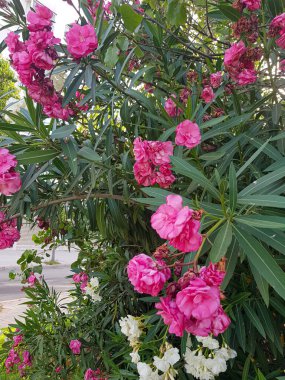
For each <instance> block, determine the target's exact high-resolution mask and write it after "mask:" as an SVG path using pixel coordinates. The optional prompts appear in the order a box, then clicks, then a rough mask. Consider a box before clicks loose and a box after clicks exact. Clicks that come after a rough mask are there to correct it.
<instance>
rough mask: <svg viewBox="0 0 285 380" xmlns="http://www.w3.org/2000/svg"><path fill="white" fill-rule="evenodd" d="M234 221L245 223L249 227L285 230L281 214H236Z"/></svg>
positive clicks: (284, 222)
mask: <svg viewBox="0 0 285 380" xmlns="http://www.w3.org/2000/svg"><path fill="white" fill-rule="evenodd" d="M235 221H237V222H238V223H242V224H246V225H248V226H251V227H260V228H266V229H268V228H270V229H273V230H275V229H279V230H285V218H283V217H281V216H268V215H247V216H237V217H236V218H235Z"/></svg>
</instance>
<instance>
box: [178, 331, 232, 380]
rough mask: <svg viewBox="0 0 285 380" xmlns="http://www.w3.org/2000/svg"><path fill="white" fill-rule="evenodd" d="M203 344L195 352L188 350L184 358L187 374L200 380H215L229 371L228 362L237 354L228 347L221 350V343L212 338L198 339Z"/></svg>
mask: <svg viewBox="0 0 285 380" xmlns="http://www.w3.org/2000/svg"><path fill="white" fill-rule="evenodd" d="M196 339H197V341H198V342H200V343H201V345H200V346H198V348H196V349H194V350H193V351H192V350H190V348H187V349H186V353H185V356H184V359H185V369H186V372H187V373H189V374H190V375H192V376H194V377H195V379H200V380H214V379H215V377H216V376H218V375H219V374H220V373H222V372H225V371H226V370H227V361H228V360H229V359H233V358H235V357H236V356H237V353H236V352H235V351H234V350H232V349H231V348H229V347H228V346H227V345H225V346H224V347H221V348H220V345H219V342H218V341H217V340H216V339H213V338H211V337H207V338H203V337H199V336H197V337H196Z"/></svg>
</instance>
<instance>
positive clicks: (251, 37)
mask: <svg viewBox="0 0 285 380" xmlns="http://www.w3.org/2000/svg"><path fill="white" fill-rule="evenodd" d="M232 29H233V35H234V37H235V38H238V39H240V38H241V37H242V36H245V37H246V39H247V40H248V41H249V42H251V43H254V42H256V40H257V38H258V17H257V15H256V14H251V15H250V17H246V16H243V17H241V18H240V19H239V20H238V21H237V22H235V23H234V24H233V25H232Z"/></svg>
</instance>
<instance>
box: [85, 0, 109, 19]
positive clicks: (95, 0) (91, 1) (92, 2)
mask: <svg viewBox="0 0 285 380" xmlns="http://www.w3.org/2000/svg"><path fill="white" fill-rule="evenodd" d="M87 3H88V10H89V12H90V13H91V15H92V17H93V19H94V21H95V20H96V17H97V11H98V8H99V5H100V0H87ZM111 6H112V2H111V1H105V0H104V1H103V3H102V9H103V11H104V16H105V18H107V17H108V16H109V15H110V14H111V13H112V11H111Z"/></svg>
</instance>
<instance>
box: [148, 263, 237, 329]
mask: <svg viewBox="0 0 285 380" xmlns="http://www.w3.org/2000/svg"><path fill="white" fill-rule="evenodd" d="M224 274H225V273H224V272H222V271H219V270H218V269H217V265H214V264H210V266H208V267H203V268H201V270H200V272H199V273H198V274H195V273H193V272H192V271H191V270H189V271H188V272H186V274H184V276H183V277H182V278H180V279H179V281H178V283H176V284H175V285H176V286H175V291H174V292H172V294H171V295H168V296H166V297H161V298H160V302H159V303H157V304H156V305H155V307H156V308H157V310H159V311H158V313H157V314H159V315H161V317H162V318H163V320H164V323H165V324H166V325H169V332H170V333H172V334H175V335H177V336H183V334H184V331H186V332H188V333H191V334H193V335H198V336H208V335H209V334H211V333H212V334H214V335H215V336H217V335H219V334H221V333H223V332H224V331H225V330H226V329H227V328H228V326H229V324H230V319H229V317H228V316H227V315H226V314H225V312H224V310H223V308H222V306H221V291H220V289H219V286H220V285H221V283H222V280H223V278H224Z"/></svg>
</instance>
